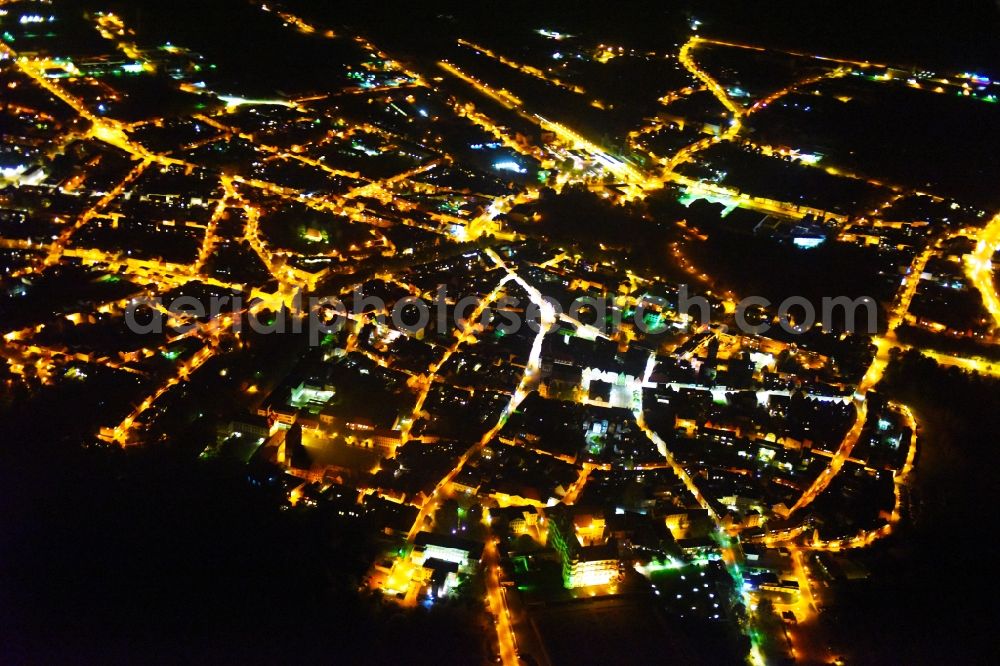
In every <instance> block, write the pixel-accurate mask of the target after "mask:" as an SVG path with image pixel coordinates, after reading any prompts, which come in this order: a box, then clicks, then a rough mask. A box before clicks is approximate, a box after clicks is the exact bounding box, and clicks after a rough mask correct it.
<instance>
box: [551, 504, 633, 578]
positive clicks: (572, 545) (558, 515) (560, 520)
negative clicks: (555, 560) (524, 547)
mask: <svg viewBox="0 0 1000 666" xmlns="http://www.w3.org/2000/svg"><path fill="white" fill-rule="evenodd" d="M588 543H591V545H586V546H585V545H583V544H582V543H581V541H580V539H579V537H578V536H577V531H576V524H575V522H574V520H573V516H572V515H571V514H570V513H569V512H567V511H565V510H559V509H558V508H557V510H556V511H553V512H552V514H551V515H550V516H549V533H548V545H549V547H550V548H553V549H554V550H555V551H556V552H557V553H559V555H560V557H561V558H562V572H563V585H564V586H565V587H566V588H567V589H569V588H574V587H584V586H587V585H607V584H608V583H612V582H615V581H617V580H619V579H620V578H621V575H622V566H621V561H620V560H619V559H618V546H617V544H616V543H615V541H614V539H611V540H609V541H606V542H604V543H593V542H592V541H591V540H590V539H588Z"/></svg>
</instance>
